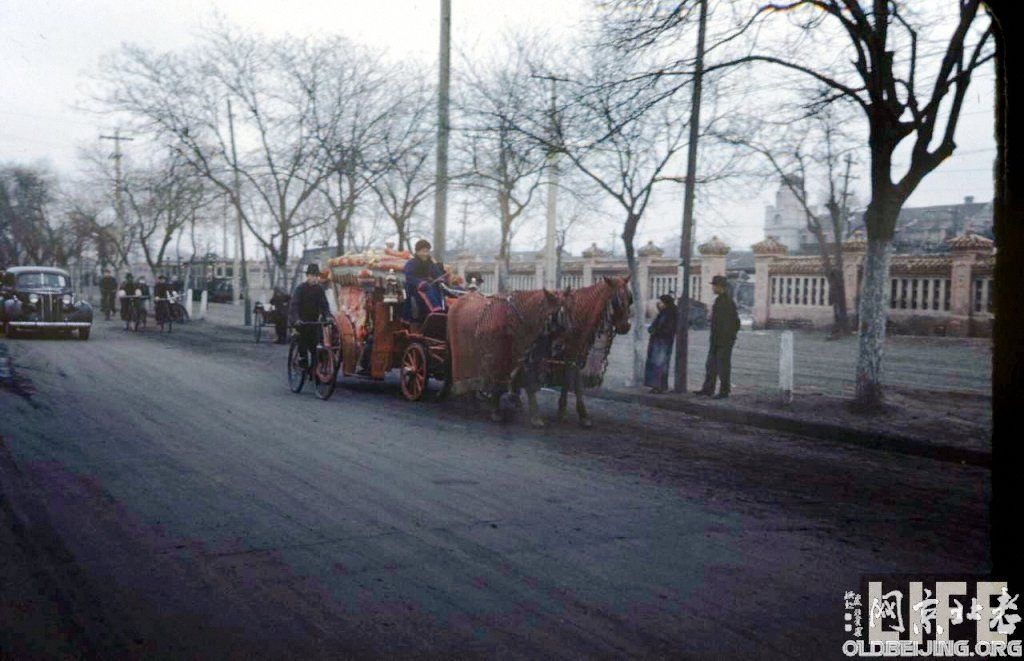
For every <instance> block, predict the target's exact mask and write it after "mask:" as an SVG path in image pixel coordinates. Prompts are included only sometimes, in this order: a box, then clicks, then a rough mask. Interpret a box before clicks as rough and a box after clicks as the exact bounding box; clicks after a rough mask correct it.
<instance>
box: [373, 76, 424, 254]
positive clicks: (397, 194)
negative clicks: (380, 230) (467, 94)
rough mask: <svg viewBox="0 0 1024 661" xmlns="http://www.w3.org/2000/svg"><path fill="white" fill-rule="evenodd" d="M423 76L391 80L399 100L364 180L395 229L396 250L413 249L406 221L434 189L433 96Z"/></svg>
mask: <svg viewBox="0 0 1024 661" xmlns="http://www.w3.org/2000/svg"><path fill="white" fill-rule="evenodd" d="M423 80H424V77H423V76H415V75H410V74H409V73H406V74H404V75H401V76H399V78H397V79H396V80H395V81H394V82H393V83H392V87H391V88H392V90H393V93H394V96H395V98H397V99H400V100H401V102H400V103H398V104H396V106H395V107H394V108H393V109H392V110H391V111H390V112H389V116H388V119H387V120H386V121H385V122H384V124H383V127H384V131H383V134H382V139H381V142H380V148H379V151H378V163H379V169H378V170H377V171H372V172H368V173H367V175H366V178H367V181H368V183H369V185H370V187H371V188H372V189H373V192H374V193H375V194H376V195H377V199H378V201H379V202H380V206H381V208H382V209H383V210H384V212H385V213H386V214H387V216H388V218H390V219H391V222H392V223H393V224H394V226H395V231H396V232H397V233H398V249H399V250H402V249H404V248H409V247H411V241H410V230H411V227H410V225H409V223H410V221H411V219H412V218H413V216H414V214H415V213H416V210H417V208H419V205H420V204H421V203H422V202H423V201H424V200H426V199H429V198H430V196H431V195H432V194H433V192H434V187H435V185H436V183H437V182H436V178H435V176H434V162H433V160H432V157H433V151H434V150H433V146H434V139H435V137H434V130H433V126H432V124H431V120H432V115H431V112H432V110H433V101H434V97H433V95H432V90H431V88H430V86H429V85H427V84H425V83H423V82H422V81H423Z"/></svg>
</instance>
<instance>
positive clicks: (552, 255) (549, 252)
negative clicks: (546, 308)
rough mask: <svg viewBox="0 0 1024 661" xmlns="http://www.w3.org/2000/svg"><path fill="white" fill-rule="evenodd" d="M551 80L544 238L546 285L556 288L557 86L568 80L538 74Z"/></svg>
mask: <svg viewBox="0 0 1024 661" xmlns="http://www.w3.org/2000/svg"><path fill="white" fill-rule="evenodd" d="M532 78H539V79H541V80H547V81H550V82H551V143H552V146H550V147H548V208H547V232H546V235H545V240H544V286H545V287H546V288H548V289H555V288H556V287H557V286H558V254H557V251H558V174H559V172H558V150H557V149H555V148H554V144H555V141H556V140H557V139H558V115H557V112H558V104H557V99H558V96H557V87H556V85H557V84H558V81H559V80H563V81H564V80H567V79H565V78H559V77H557V76H550V75H549V76H537V75H534V76H532Z"/></svg>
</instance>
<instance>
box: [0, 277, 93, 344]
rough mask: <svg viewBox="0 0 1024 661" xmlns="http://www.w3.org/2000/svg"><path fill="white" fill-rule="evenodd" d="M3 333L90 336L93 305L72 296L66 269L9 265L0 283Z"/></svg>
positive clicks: (69, 278)
mask: <svg viewBox="0 0 1024 661" xmlns="http://www.w3.org/2000/svg"><path fill="white" fill-rule="evenodd" d="M0 322H2V323H3V329H4V335H6V336H7V337H11V336H13V335H14V334H15V333H19V332H22V331H45V330H57V331H67V332H70V331H73V330H77V331H78V338H79V339H82V340H88V339H89V332H90V331H91V330H92V306H91V305H89V304H88V303H87V302H85V301H84V300H82V299H80V298H78V297H77V296H75V292H74V290H73V289H72V288H71V276H70V275H68V272H67V271H64V270H62V269H58V268H52V267H49V266H12V267H10V268H8V269H7V272H6V273H4V276H3V282H2V284H0Z"/></svg>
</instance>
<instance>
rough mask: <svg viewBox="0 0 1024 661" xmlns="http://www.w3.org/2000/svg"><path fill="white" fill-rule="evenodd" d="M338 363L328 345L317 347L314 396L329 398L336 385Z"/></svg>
mask: <svg viewBox="0 0 1024 661" xmlns="http://www.w3.org/2000/svg"><path fill="white" fill-rule="evenodd" d="M339 364H340V363H336V362H335V360H334V355H333V353H332V352H331V350H330V349H329V348H328V347H324V346H320V347H317V350H316V369H315V371H314V372H313V378H314V379H316V396H317V397H319V398H320V399H330V398H331V395H333V394H334V389H335V388H336V387H337V385H338V365H339Z"/></svg>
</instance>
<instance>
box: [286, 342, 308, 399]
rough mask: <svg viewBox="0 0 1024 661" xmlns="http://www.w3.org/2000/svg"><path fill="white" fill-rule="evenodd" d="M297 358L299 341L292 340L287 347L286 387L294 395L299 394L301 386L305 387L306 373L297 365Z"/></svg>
mask: <svg viewBox="0 0 1024 661" xmlns="http://www.w3.org/2000/svg"><path fill="white" fill-rule="evenodd" d="M299 357H300V352H299V341H298V340H297V339H293V340H292V343H291V345H289V346H288V387H289V388H291V391H292V392H296V393H297V392H300V391H301V390H302V386H303V385H305V383H306V372H307V370H305V369H303V368H302V365H300V364H299Z"/></svg>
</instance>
